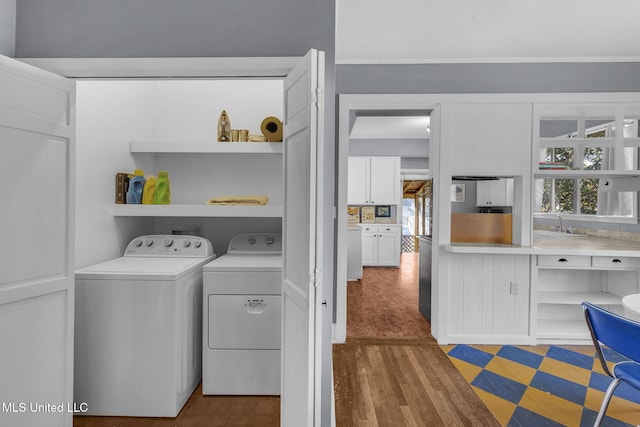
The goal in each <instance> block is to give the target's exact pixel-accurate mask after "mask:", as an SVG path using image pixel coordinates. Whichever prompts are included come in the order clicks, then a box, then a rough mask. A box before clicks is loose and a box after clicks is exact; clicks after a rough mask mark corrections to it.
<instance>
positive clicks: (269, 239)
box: [264, 236, 276, 245]
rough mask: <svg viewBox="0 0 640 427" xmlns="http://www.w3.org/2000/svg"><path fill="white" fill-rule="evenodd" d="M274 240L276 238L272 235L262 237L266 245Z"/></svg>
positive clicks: (271, 243)
mask: <svg viewBox="0 0 640 427" xmlns="http://www.w3.org/2000/svg"><path fill="white" fill-rule="evenodd" d="M275 241H276V239H275V238H274V237H273V236H267V237H265V238H264V242H265V243H266V244H267V245H273V242H275Z"/></svg>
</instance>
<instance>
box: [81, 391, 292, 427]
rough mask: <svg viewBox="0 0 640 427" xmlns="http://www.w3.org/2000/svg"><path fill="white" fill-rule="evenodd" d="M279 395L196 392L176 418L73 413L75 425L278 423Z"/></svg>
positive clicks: (268, 426) (242, 426) (257, 426)
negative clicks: (203, 393)
mask: <svg viewBox="0 0 640 427" xmlns="http://www.w3.org/2000/svg"><path fill="white" fill-rule="evenodd" d="M279 425H280V397H278V396H203V395H202V386H201V385H200V386H198V387H197V388H196V390H195V391H194V392H193V394H192V395H191V397H190V398H189V400H188V401H187V403H186V404H185V406H184V408H182V411H180V413H179V414H178V416H177V417H176V418H145V417H87V416H75V417H73V426H74V427H205V426H206V427H277V426H279Z"/></svg>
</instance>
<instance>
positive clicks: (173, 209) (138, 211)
mask: <svg viewBox="0 0 640 427" xmlns="http://www.w3.org/2000/svg"><path fill="white" fill-rule="evenodd" d="M282 212H283V208H282V205H266V206H242V205H229V206H210V205H206V204H200V205H195V204H194V205H186V204H185V205H177V204H176V205H113V215H114V216H146V217H149V216H155V217H167V216H172V217H173V216H175V217H205V218H206V217H234V218H241V217H255V218H257V217H281V216H282Z"/></svg>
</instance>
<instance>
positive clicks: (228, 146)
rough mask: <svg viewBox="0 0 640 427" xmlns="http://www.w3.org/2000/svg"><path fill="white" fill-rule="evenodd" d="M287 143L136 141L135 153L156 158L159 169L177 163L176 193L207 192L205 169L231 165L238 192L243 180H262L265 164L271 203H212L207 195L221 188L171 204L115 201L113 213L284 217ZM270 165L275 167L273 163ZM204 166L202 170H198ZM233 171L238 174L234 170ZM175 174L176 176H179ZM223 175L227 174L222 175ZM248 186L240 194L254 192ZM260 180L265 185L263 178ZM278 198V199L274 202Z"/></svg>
mask: <svg viewBox="0 0 640 427" xmlns="http://www.w3.org/2000/svg"><path fill="white" fill-rule="evenodd" d="M282 146H283V144H282V143H268V142H264V143H233V142H224V143H223V142H216V141H207V142H193V141H192V142H189V141H181V142H179V141H173V142H167V141H132V142H131V143H130V150H131V153H132V154H135V155H148V156H150V157H153V158H155V159H156V163H159V164H160V166H158V167H159V168H160V170H163V169H162V168H164V169H167V168H168V167H166V166H165V165H171V167H173V169H172V171H174V172H173V173H170V175H169V180H170V182H171V187H172V193H173V194H174V197H175V195H176V193H178V194H188V193H190V191H187V190H186V187H192V188H195V187H202V188H203V189H204V190H203V191H206V187H207V184H206V182H205V181H204V179H202V178H203V173H204V172H205V171H206V170H207V169H222V168H227V169H228V173H227V174H226V175H227V176H226V181H225V183H226V186H227V187H228V189H227V190H225V191H227V193H226V194H224V195H233V194H237V193H234V191H235V192H238V190H237V189H236V190H234V186H237V185H238V183H239V182H241V181H242V180H244V181H247V180H250V179H257V180H258V181H265V179H261V176H260V173H261V172H260V169H261V168H260V167H261V166H263V165H267V166H265V171H264V173H263V175H262V178H264V177H265V176H267V175H268V176H269V177H270V178H271V181H272V182H273V185H270V186H268V185H267V187H265V188H266V191H264V188H263V189H262V190H263V191H260V193H261V194H262V193H269V194H268V196H270V200H271V201H270V203H268V204H267V205H265V206H241V205H229V206H210V205H207V204H206V199H207V198H212V197H214V196H220V195H223V194H220V193H219V192H218V193H205V192H203V193H202V194H201V195H199V196H198V197H193V196H191V197H192V199H191V200H182V201H181V202H179V203H172V204H170V205H127V204H124V205H118V204H116V205H114V207H113V213H114V216H155V217H281V216H282V212H283V206H282V204H281V203H279V202H281V200H282V195H281V193H282V189H281V179H282V166H281V162H282ZM269 165H270V166H269ZM199 168H200V170H198V169H199ZM232 173H233V175H231V174H232ZM174 174H175V176H174ZM222 178H224V177H222ZM246 185H247V184H245V189H244V191H243V192H241V194H240V195H250V194H255V192H253V193H252V192H251V189H247V188H246ZM260 185H265V183H264V182H260ZM178 186H182V187H185V191H174V187H178ZM274 200H275V203H274Z"/></svg>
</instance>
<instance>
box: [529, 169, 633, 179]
mask: <svg viewBox="0 0 640 427" xmlns="http://www.w3.org/2000/svg"><path fill="white" fill-rule="evenodd" d="M533 176H534V178H557V179H569V178H599V177H604V176H640V171H637V170H629V171H620V170H584V169H553V170H538V171H536V172H535V173H534V174H533Z"/></svg>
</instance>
